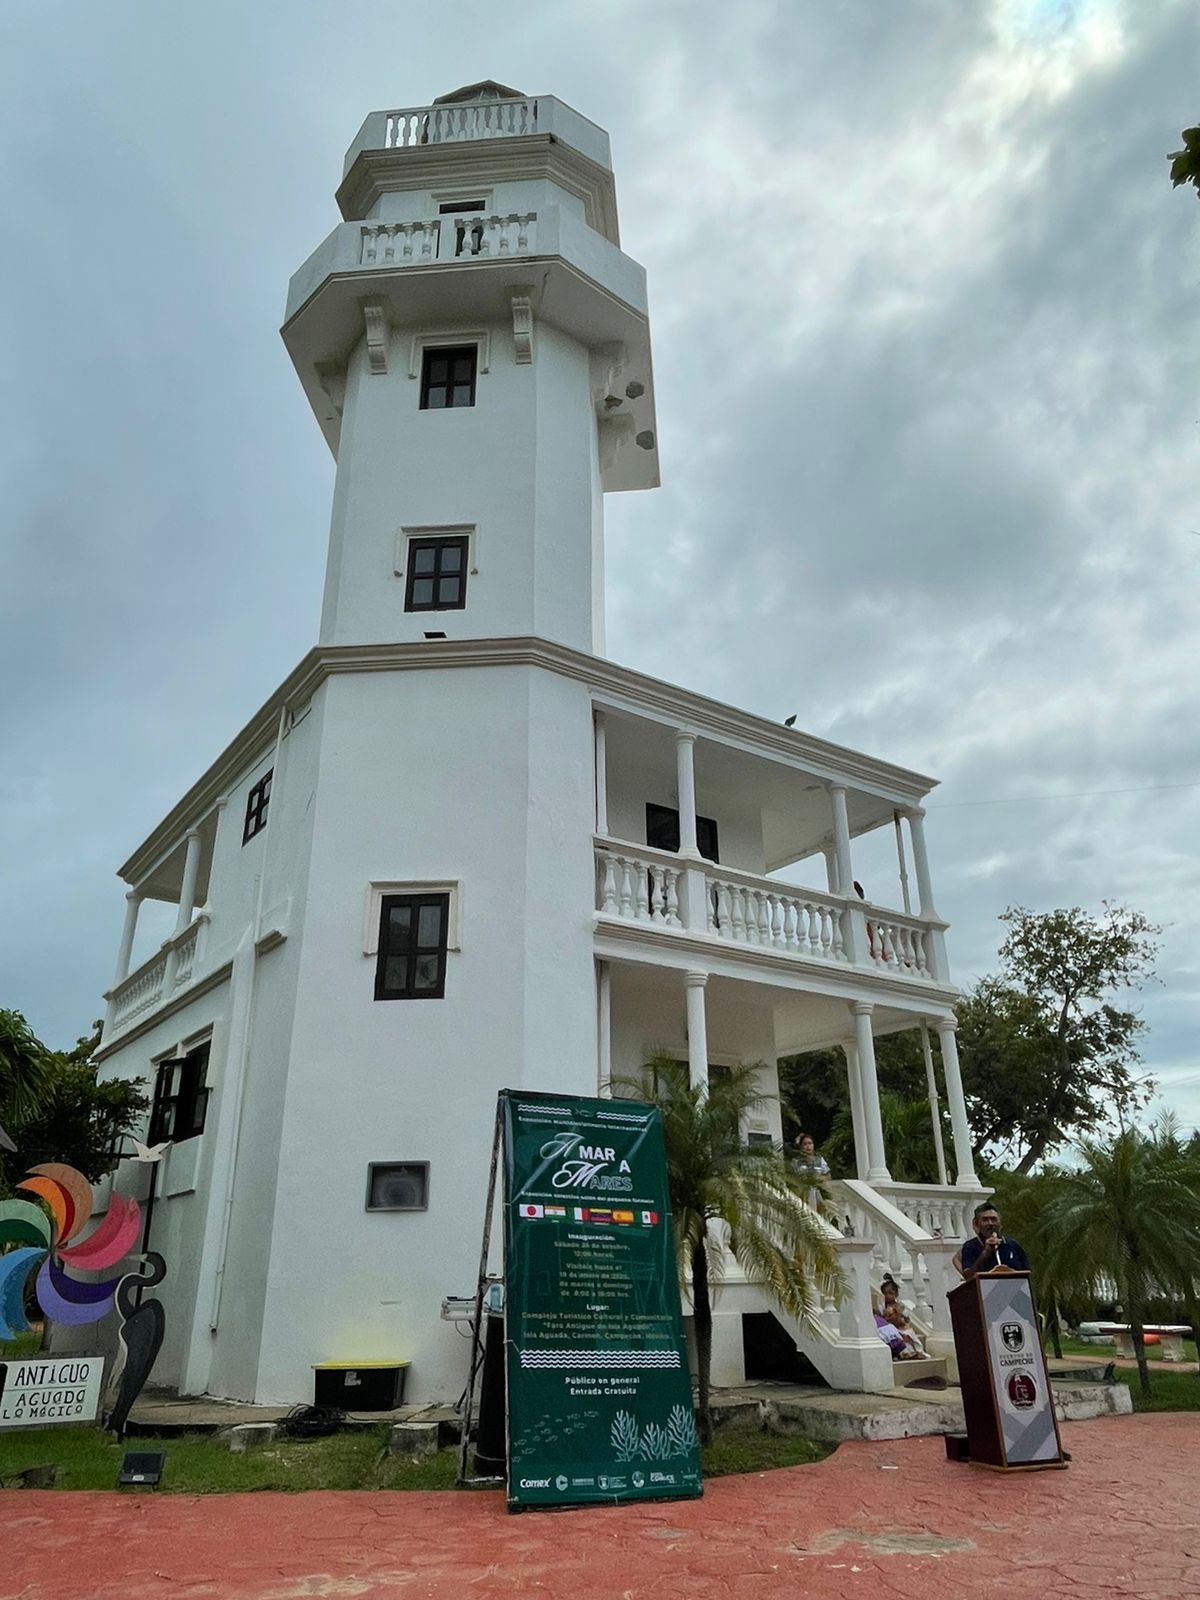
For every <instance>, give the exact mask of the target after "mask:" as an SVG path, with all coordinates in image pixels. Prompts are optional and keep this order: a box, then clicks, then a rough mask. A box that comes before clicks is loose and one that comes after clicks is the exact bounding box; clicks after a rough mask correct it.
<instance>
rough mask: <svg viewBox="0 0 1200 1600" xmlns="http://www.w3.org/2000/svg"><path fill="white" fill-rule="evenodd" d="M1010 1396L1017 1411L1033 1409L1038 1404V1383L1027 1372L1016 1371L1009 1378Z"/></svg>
mask: <svg viewBox="0 0 1200 1600" xmlns="http://www.w3.org/2000/svg"><path fill="white" fill-rule="evenodd" d="M1008 1398H1009V1399H1010V1400H1011V1401H1012V1404H1013V1406H1014V1408H1015V1409H1016V1410H1017V1411H1032V1410H1033V1408H1034V1406H1035V1405H1037V1385H1036V1384H1035V1383H1034V1381H1033V1379H1032V1378H1031V1377H1030V1376H1029V1374H1028V1373H1027V1372H1014V1373H1013V1375H1012V1377H1011V1378H1010V1379H1009V1380H1008Z"/></svg>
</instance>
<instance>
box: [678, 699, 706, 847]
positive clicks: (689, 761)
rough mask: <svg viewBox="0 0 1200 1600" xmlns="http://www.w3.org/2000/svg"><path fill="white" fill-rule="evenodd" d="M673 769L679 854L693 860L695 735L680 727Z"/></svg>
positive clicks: (694, 842)
mask: <svg viewBox="0 0 1200 1600" xmlns="http://www.w3.org/2000/svg"><path fill="white" fill-rule="evenodd" d="M675 769H676V773H677V776H678V780H679V854H680V855H681V856H691V857H692V859H693V860H694V859H695V858H696V857H697V856H699V854H700V850H699V847H698V845H697V844H696V735H695V734H694V733H685V732H684V730H683V729H682V728H679V729H677V730H676V733H675Z"/></svg>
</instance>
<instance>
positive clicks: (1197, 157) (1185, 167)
mask: <svg viewBox="0 0 1200 1600" xmlns="http://www.w3.org/2000/svg"><path fill="white" fill-rule="evenodd" d="M1180 138H1181V139H1182V140H1183V149H1182V150H1172V151H1171V154H1170V155H1169V156H1168V157H1167V160H1168V161H1169V162H1170V163H1171V187H1172V188H1173V189H1178V188H1179V186H1180V184H1181V183H1191V184H1194V185H1195V188H1196V198H1197V199H1198V200H1200V128H1185V129H1184V130H1183V132H1182V133H1181V134H1180Z"/></svg>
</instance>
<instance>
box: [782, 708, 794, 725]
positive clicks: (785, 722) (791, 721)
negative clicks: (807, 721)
mask: <svg viewBox="0 0 1200 1600" xmlns="http://www.w3.org/2000/svg"><path fill="white" fill-rule="evenodd" d="M783 725H784V727H785V728H794V727H795V726H796V713H795V712H794V711H793V712H792V714H791V716H790V717H784V719H783Z"/></svg>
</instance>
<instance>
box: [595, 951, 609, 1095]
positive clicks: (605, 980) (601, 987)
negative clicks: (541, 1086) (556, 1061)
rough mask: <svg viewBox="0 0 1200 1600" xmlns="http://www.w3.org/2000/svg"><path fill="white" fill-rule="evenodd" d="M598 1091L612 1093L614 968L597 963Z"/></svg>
mask: <svg viewBox="0 0 1200 1600" xmlns="http://www.w3.org/2000/svg"><path fill="white" fill-rule="evenodd" d="M596 1091H597V1093H598V1094H599V1095H601V1096H602V1097H603V1098H604V1099H607V1098H608V1097H609V1096H610V1095H611V1094H612V968H611V967H610V966H609V964H608V962H607V961H597V963H596Z"/></svg>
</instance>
